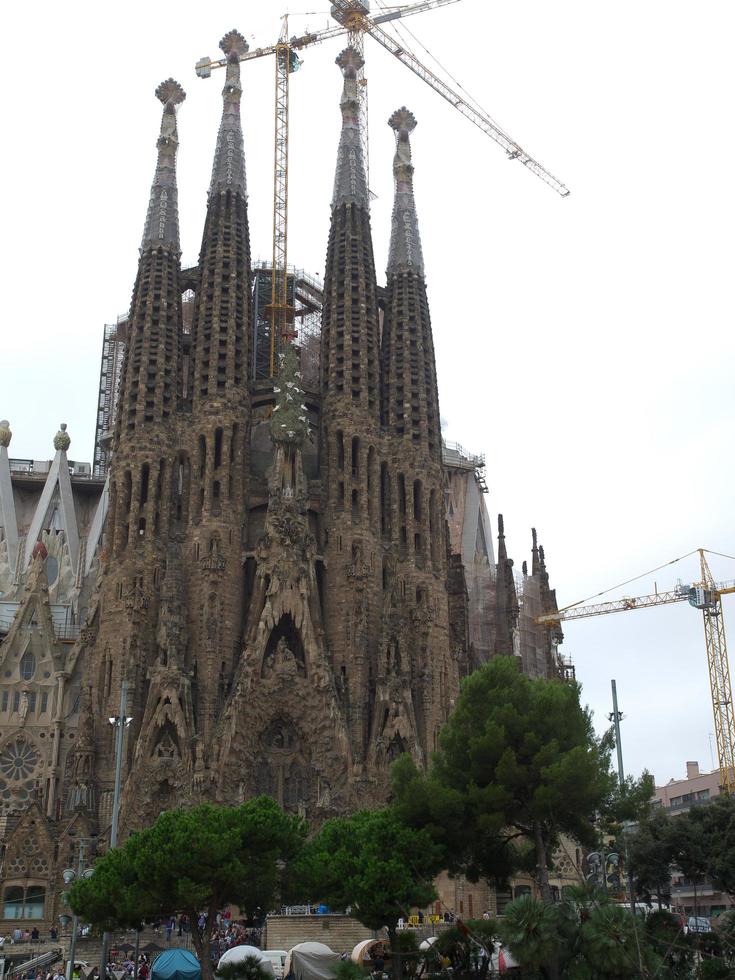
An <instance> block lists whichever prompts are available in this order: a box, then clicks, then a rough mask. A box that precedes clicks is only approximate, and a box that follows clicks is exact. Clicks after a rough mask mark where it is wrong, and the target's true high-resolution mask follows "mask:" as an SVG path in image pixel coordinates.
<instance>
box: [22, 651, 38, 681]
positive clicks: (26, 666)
mask: <svg viewBox="0 0 735 980" xmlns="http://www.w3.org/2000/svg"><path fill="white" fill-rule="evenodd" d="M35 673H36V658H35V657H34V656H33V654H32V653H31V651H30V650H29V651H28V652H27V653H24V654H23V656H22V657H21V658H20V676H21V678H22V679H23V680H24V681H29V680H30V679H31V678H32V677H33V675H34V674H35Z"/></svg>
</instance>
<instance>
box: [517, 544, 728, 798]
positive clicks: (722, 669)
mask: <svg viewBox="0 0 735 980" xmlns="http://www.w3.org/2000/svg"><path fill="white" fill-rule="evenodd" d="M706 550H707V549H705V548H698V549H697V551H698V553H699V564H700V575H701V578H700V581H699V582H695V583H692V584H690V585H678V586H677V587H676V588H675V589H673V590H672V591H669V592H655V593H653V594H652V595H642V596H635V597H625V598H622V599H614V600H612V601H610V602H596V603H592V604H590V605H582V604H579V603H577V604H575V605H572V606H565V607H564V608H563V609H560V610H558V612H554V613H547V614H546V615H544V616H539V617H538V618H537V620H536V622H537V623H540V624H544V625H548V626H551V625H553V624H554V623H556V622H568V621H569V620H572V619H586V618H588V617H590V616H604V615H606V614H607V613H614V612H629V611H630V610H631V609H650V608H651V607H653V606H665V605H668V604H669V603H672V602H688V603H689V604H690V605H691V606H693V607H694V608H695V609H701V610H702V616H703V618H704V641H705V646H706V649H707V667H708V669H709V683H710V692H711V695H712V712H713V715H714V723H715V738H716V740H717V758H718V762H719V766H720V781H721V785H722V788H723V790H724V792H726V793H735V713H734V712H733V703H732V687H731V684H730V665H729V661H728V657H727V641H726V637H725V623H724V618H723V614H722V596H724V595H729V594H730V593H733V592H735V582H715V580H714V578H713V576H712V572H711V571H710V568H709V565H708V563H707V559H706V558H705V552H706ZM692 554H694V552H692ZM685 557H688V556H685ZM677 560H678V559H677Z"/></svg>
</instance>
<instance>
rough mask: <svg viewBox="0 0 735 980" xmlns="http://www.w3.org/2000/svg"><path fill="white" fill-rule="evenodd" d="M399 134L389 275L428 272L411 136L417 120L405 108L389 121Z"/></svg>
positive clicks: (394, 164) (394, 172) (395, 167)
mask: <svg viewBox="0 0 735 980" xmlns="http://www.w3.org/2000/svg"><path fill="white" fill-rule="evenodd" d="M388 125H389V126H390V127H391V129H392V130H394V132H395V134H396V155H395V157H394V158H393V179H394V181H395V198H394V202H393V218H392V223H391V233H390V250H389V252H388V269H387V273H388V275H389V276H390V275H393V274H395V273H396V272H415V273H417V274H418V275H423V273H424V257H423V254H422V252H421V238H420V237H419V223H418V218H417V217H416V204H415V202H414V198H413V164H412V163H411V143H410V140H409V136H410V134H411V133H412V132H413V131H414V129H415V128H416V118H415V116H414V115H413V113H412V112H409V111H408V109H407V108H406V107H405V106H403V107H402V108H401V109H397V110H396V111H395V112H394V113H393V115H392V116H391V117H390V119H389V120H388Z"/></svg>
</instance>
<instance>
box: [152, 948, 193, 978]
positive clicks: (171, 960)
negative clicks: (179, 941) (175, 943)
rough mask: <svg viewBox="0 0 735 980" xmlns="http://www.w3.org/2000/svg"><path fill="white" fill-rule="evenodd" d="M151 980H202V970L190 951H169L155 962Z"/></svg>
mask: <svg viewBox="0 0 735 980" xmlns="http://www.w3.org/2000/svg"><path fill="white" fill-rule="evenodd" d="M151 980H202V968H201V967H200V966H199V960H198V959H197V958H196V956H195V955H194V954H193V953H190V952H189V950H188V949H178V948H176V949H167V950H166V952H165V953H161V955H160V956H159V957H158V958H157V959H156V961H155V962H154V964H153V968H152V969H151Z"/></svg>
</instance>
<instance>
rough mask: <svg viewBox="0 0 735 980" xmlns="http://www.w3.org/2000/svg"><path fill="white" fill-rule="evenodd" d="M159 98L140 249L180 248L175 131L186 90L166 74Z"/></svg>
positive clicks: (176, 135)
mask: <svg viewBox="0 0 735 980" xmlns="http://www.w3.org/2000/svg"><path fill="white" fill-rule="evenodd" d="M156 98H157V99H159V100H160V101H161V102H162V103H163V118H162V119H161V133H160V135H159V137H158V142H157V143H156V146H157V147H158V161H157V163H156V172H155V174H154V176H153V186H152V187H151V198H150V203H149V204H148V214H147V215H146V219H145V228H144V229H143V241H142V242H141V246H140V249H141V252H142V251H144V250H145V249H146V248H156V247H157V246H159V245H170V246H172V247H173V248H174V249H175V250H176V251H179V208H178V192H177V190H176V151H177V149H178V146H179V135H178V133H177V131H176V106H177V105H180V104H181V103H182V102H183V101H184V99H185V98H186V93H185V92H184V90H183V88H182V87H181V86H180V85H179V83H178V82H176V81H174V79H173V78H167V79H166V81H165V82H161V84H160V85H159V86H158V88H157V89H156Z"/></svg>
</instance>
